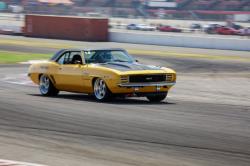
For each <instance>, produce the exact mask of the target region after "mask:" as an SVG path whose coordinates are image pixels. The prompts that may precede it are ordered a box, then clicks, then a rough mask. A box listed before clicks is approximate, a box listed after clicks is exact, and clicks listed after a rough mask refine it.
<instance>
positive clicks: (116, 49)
mask: <svg viewBox="0 0 250 166" xmlns="http://www.w3.org/2000/svg"><path fill="white" fill-rule="evenodd" d="M67 51H72V52H80V51H126V50H125V49H122V48H97V49H77V48H72V49H70V48H69V49H61V50H59V51H57V52H56V53H55V54H54V56H52V57H51V59H50V60H52V61H56V60H57V59H58V58H59V56H60V55H61V54H62V53H64V52H67Z"/></svg>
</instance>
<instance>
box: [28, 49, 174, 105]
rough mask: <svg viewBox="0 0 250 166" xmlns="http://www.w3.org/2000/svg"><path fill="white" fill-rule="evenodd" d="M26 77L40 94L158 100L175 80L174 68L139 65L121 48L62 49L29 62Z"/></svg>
mask: <svg viewBox="0 0 250 166" xmlns="http://www.w3.org/2000/svg"><path fill="white" fill-rule="evenodd" d="M28 76H29V77H30V78H31V80H32V81H33V82H34V83H36V84H38V85H39V90H40V92H41V94H42V95H44V96H53V95H57V94H58V93H59V91H69V92H79V93H86V94H90V95H94V97H95V98H96V100H98V101H104V100H107V99H109V98H110V97H112V96H122V97H132V96H138V97H147V98H148V100H149V101H151V102H160V101H162V100H164V99H165V98H166V96H167V94H168V91H169V89H170V88H171V87H172V86H173V85H174V84H175V82H176V73H175V71H174V70H172V69H169V68H165V67H156V66H151V65H143V64H140V63H138V61H137V60H134V58H133V57H131V56H130V55H129V54H128V53H127V52H126V51H125V50H123V49H92V50H90V49H88V50H77V49H63V50H60V51H58V52H57V53H56V54H55V55H54V56H53V57H52V58H51V59H50V60H49V61H47V62H42V63H38V64H32V65H31V66H30V68H29V73H28Z"/></svg>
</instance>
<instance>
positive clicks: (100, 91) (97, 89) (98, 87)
mask: <svg viewBox="0 0 250 166" xmlns="http://www.w3.org/2000/svg"><path fill="white" fill-rule="evenodd" d="M94 96H95V98H96V100H98V101H105V100H107V99H109V98H110V96H111V93H110V91H109V90H108V87H107V85H106V83H105V82H104V80H102V79H101V78H97V79H96V80H95V81H94Z"/></svg>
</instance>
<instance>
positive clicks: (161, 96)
mask: <svg viewBox="0 0 250 166" xmlns="http://www.w3.org/2000/svg"><path fill="white" fill-rule="evenodd" d="M167 94H168V93H163V94H155V95H149V96H146V97H147V99H148V100H149V101H150V102H161V101H162V100H164V99H165V98H166V97H167Z"/></svg>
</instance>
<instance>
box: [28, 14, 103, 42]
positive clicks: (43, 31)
mask: <svg viewBox="0 0 250 166" xmlns="http://www.w3.org/2000/svg"><path fill="white" fill-rule="evenodd" d="M24 35H25V36H29V37H42V38H54V39H69V40H80V41H107V40H108V19H105V18H83V17H71V16H48V15H26V16H25V27H24Z"/></svg>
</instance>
